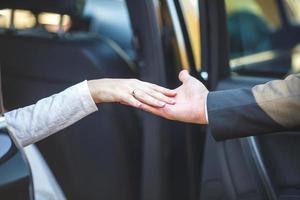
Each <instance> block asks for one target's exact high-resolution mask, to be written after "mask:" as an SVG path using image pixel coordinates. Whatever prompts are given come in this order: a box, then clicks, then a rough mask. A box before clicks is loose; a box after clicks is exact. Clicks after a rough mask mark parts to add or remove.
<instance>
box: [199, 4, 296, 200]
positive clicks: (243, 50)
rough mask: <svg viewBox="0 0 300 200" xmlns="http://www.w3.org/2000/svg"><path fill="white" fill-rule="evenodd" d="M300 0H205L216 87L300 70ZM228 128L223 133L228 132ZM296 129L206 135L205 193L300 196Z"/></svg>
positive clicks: (238, 85)
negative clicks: (225, 137) (218, 138)
mask: <svg viewBox="0 0 300 200" xmlns="http://www.w3.org/2000/svg"><path fill="white" fill-rule="evenodd" d="M298 10H299V3H298V2H297V1H288V0H278V1H275V0H268V1H260V0H247V1H237V0H225V1H202V3H201V14H202V17H203V18H202V20H201V21H202V22H203V23H202V25H203V27H204V28H202V30H203V32H204V33H203V35H202V36H203V37H202V38H203V42H204V43H205V50H204V51H205V52H204V53H203V55H202V56H203V59H204V62H205V64H206V66H207V68H208V74H209V86H210V89H211V90H227V89H234V88H245V87H248V88H249V87H252V86H254V85H257V84H261V83H265V82H267V81H270V80H273V79H277V78H284V77H285V76H286V75H288V74H291V73H297V72H298V73H299V70H298V69H299V68H298V56H299V53H298V44H299V39H300V37H299V36H298V34H297V33H298V31H299V26H298V23H299V21H298V20H299V18H298V15H297V14H296V13H297V12H295V11H298ZM224 134H225V133H224ZM299 152H300V135H299V133H297V132H283V133H272V134H268V135H264V136H252V137H247V138H240V139H232V140H227V141H222V142H216V141H215V140H214V139H213V138H212V136H211V134H210V133H209V129H208V130H207V137H206V142H205V155H204V159H203V168H202V177H201V193H200V196H199V199H211V200H214V199H230V200H231V199H272V200H273V199H299V198H300V190H299V189H300V188H299V185H300V159H299Z"/></svg>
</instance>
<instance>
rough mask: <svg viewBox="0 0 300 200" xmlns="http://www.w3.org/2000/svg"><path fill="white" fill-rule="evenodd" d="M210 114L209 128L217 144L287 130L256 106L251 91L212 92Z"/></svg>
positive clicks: (208, 104) (208, 105)
mask: <svg viewBox="0 0 300 200" xmlns="http://www.w3.org/2000/svg"><path fill="white" fill-rule="evenodd" d="M207 112H208V120H209V127H210V129H211V132H212V134H213V136H214V138H215V139H216V140H218V141H219V140H225V139H231V138H237V137H246V136H250V135H257V134H266V133H273V132H277V131H279V130H282V129H283V128H284V127H282V126H281V125H279V124H278V123H277V122H275V121H274V120H273V119H271V118H270V117H269V116H268V115H267V114H266V113H265V112H264V111H263V110H262V109H261V108H260V107H259V106H258V105H257V103H256V101H255V99H254V97H253V95H252V91H251V89H235V90H225V91H217V92H210V93H209V94H208V98H207Z"/></svg>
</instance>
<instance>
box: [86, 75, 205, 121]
mask: <svg viewBox="0 0 300 200" xmlns="http://www.w3.org/2000/svg"><path fill="white" fill-rule="evenodd" d="M179 80H180V81H181V82H182V85H181V86H179V87H178V88H176V89H174V90H170V89H166V88H163V87H161V86H158V85H155V84H151V83H147V82H143V81H139V80H136V79H99V80H91V81H88V86H89V89H90V92H91V95H92V98H93V100H94V101H95V103H107V102H117V103H121V104H125V105H129V106H133V107H136V108H139V109H142V110H145V111H147V112H151V113H153V114H155V115H158V116H161V117H164V118H167V119H170V120H177V121H182V122H189V123H197V124H207V123H208V120H207V117H206V99H207V95H208V90H207V89H206V87H205V86H204V85H203V84H202V83H201V82H200V81H198V80H197V79H195V78H194V77H192V76H191V75H190V74H189V73H188V71H187V70H183V71H181V72H180V74H179Z"/></svg>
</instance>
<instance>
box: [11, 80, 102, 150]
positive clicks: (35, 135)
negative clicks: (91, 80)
mask: <svg viewBox="0 0 300 200" xmlns="http://www.w3.org/2000/svg"><path fill="white" fill-rule="evenodd" d="M95 111H97V107H96V105H95V103H94V101H93V99H92V96H91V93H90V90H89V88H88V85H87V82H86V81H84V82H82V83H79V84H77V85H75V86H72V87H70V88H68V89H66V90H64V91H63V92H61V93H58V94H55V95H52V96H50V97H48V98H44V99H42V100H40V101H38V102H37V103H36V104H34V105H31V106H27V107H24V108H20V109H17V110H13V111H10V112H8V113H5V118H6V121H7V124H8V126H9V129H10V130H11V132H12V134H13V135H14V136H15V138H16V140H17V141H18V142H19V143H20V144H21V145H22V146H26V145H28V144H32V143H34V142H37V141H39V140H41V139H43V138H45V137H47V136H49V135H51V134H53V133H55V132H57V131H60V130H62V129H64V128H66V127H68V126H70V125H72V124H73V123H75V122H77V121H79V120H80V119H82V118H83V117H85V116H87V115H89V114H90V113H92V112H95Z"/></svg>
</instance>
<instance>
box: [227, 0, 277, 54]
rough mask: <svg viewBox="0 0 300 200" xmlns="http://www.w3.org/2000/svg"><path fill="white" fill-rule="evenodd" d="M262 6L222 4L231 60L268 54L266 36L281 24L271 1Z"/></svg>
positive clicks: (255, 0)
mask: <svg viewBox="0 0 300 200" xmlns="http://www.w3.org/2000/svg"><path fill="white" fill-rule="evenodd" d="M266 2H268V3H266ZM266 2H264V1H259V0H243V1H237V0H226V1H225V3H226V13H227V25H228V33H229V41H230V58H231V59H232V58H240V57H242V56H247V55H251V54H255V53H259V52H264V51H268V50H272V45H271V42H270V37H269V35H270V34H271V33H272V32H274V31H275V30H277V29H279V28H280V27H281V22H280V18H279V12H278V10H277V7H276V4H275V0H267V1H266ZM265 8H268V9H265ZM266 10H267V12H266Z"/></svg>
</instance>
